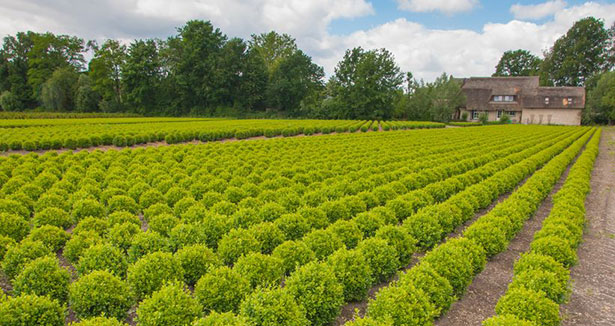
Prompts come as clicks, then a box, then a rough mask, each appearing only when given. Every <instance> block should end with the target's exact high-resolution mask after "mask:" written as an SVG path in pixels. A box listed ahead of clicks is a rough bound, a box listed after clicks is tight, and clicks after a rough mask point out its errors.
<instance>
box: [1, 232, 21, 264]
mask: <svg viewBox="0 0 615 326" xmlns="http://www.w3.org/2000/svg"><path fill="white" fill-rule="evenodd" d="M15 245H17V242H15V240H13V239H12V238H9V237H7V236H5V235H0V262H1V261H2V260H3V259H4V255H5V254H6V252H7V251H8V250H9V248H11V247H13V246H15Z"/></svg>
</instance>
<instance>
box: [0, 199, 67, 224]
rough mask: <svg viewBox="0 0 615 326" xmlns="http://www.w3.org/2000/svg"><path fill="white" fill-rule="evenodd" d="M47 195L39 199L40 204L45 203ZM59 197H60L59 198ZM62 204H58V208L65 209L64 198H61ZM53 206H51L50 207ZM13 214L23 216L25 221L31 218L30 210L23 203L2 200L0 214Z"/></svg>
mask: <svg viewBox="0 0 615 326" xmlns="http://www.w3.org/2000/svg"><path fill="white" fill-rule="evenodd" d="M45 196H46V195H43V196H41V198H42V200H41V199H39V201H38V202H40V201H44V199H45V198H46V197H45ZM58 197H59V196H58ZM59 200H60V202H59V203H58V204H59V205H58V206H56V207H60V208H64V207H63V205H62V204H63V202H62V198H59ZM38 202H37V204H38ZM50 206H51V205H50ZM37 208H38V206H37ZM39 210H40V209H37V211H39ZM3 213H4V214H13V215H18V216H21V217H23V218H25V219H29V218H30V210H29V209H28V208H27V207H26V206H25V205H23V204H22V203H21V202H18V201H16V200H12V199H0V214H3Z"/></svg>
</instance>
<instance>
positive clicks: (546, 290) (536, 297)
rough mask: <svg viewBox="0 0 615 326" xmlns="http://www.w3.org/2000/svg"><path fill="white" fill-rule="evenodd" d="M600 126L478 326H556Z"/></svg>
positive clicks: (580, 229)
mask: <svg viewBox="0 0 615 326" xmlns="http://www.w3.org/2000/svg"><path fill="white" fill-rule="evenodd" d="M599 143H600V131H598V132H596V134H595V136H594V137H593V138H592V139H591V141H590V142H589V143H588V144H587V146H586V149H585V151H584V152H583V154H582V155H581V156H579V158H578V159H577V161H576V163H575V164H574V165H573V166H572V168H570V172H569V173H568V177H567V178H566V181H565V183H564V185H563V186H562V188H561V189H560V190H559V191H558V192H557V193H556V194H555V195H554V196H553V207H552V208H551V212H550V214H549V216H548V217H547V218H546V219H545V220H544V221H543V223H542V228H541V229H540V230H539V231H538V232H536V233H535V234H534V240H533V241H532V243H531V247H530V251H529V252H527V253H525V254H523V255H522V256H521V258H520V259H519V260H518V261H517V262H516V263H515V266H514V278H513V280H512V282H511V283H510V285H509V287H508V291H507V292H506V295H504V296H503V297H502V298H500V300H499V302H498V304H497V306H496V313H497V316H496V317H492V318H490V319H488V320H486V321H485V322H484V323H483V325H485V326H495V325H504V326H506V325H526V326H537V325H545V326H557V325H559V324H560V320H561V318H560V314H559V305H560V304H562V303H563V302H564V300H565V299H566V295H567V293H568V286H569V278H570V270H569V269H570V267H571V266H572V265H574V264H575V263H576V261H577V257H576V249H577V247H578V246H579V244H580V243H581V241H582V239H583V227H584V225H585V198H586V196H587V195H588V194H589V192H590V191H591V187H590V179H591V173H592V170H593V167H594V161H595V160H596V157H597V156H598V145H599Z"/></svg>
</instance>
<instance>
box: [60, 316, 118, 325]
mask: <svg viewBox="0 0 615 326" xmlns="http://www.w3.org/2000/svg"><path fill="white" fill-rule="evenodd" d="M69 325H70V326H126V325H127V324H126V323H123V322H121V321H118V320H117V319H115V318H107V317H94V318H88V319H84V320H82V321H80V322H78V323H70V324H69Z"/></svg>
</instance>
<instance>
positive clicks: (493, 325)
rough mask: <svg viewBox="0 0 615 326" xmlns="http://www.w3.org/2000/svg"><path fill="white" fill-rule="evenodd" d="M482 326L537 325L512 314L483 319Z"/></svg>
mask: <svg viewBox="0 0 615 326" xmlns="http://www.w3.org/2000/svg"><path fill="white" fill-rule="evenodd" d="M482 326H538V325H536V324H534V323H533V322H531V321H527V320H523V319H520V318H517V317H515V316H513V315H502V316H494V317H491V318H489V319H486V320H485V321H483V325H482Z"/></svg>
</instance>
